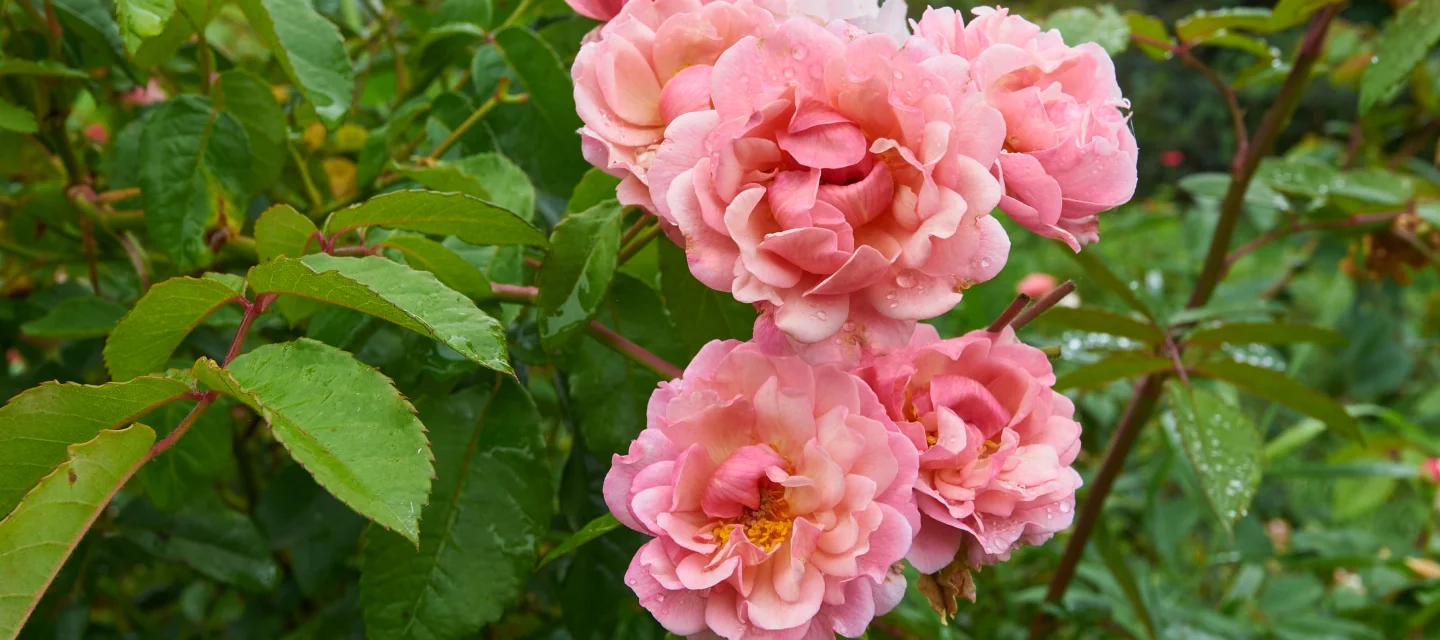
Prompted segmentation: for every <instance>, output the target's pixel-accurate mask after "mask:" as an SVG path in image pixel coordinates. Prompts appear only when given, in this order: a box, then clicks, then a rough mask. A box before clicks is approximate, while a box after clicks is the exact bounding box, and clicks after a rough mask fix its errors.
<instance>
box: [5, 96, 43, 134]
mask: <svg viewBox="0 0 1440 640" xmlns="http://www.w3.org/2000/svg"><path fill="white" fill-rule="evenodd" d="M0 129H6V130H9V131H15V132H18V133H35V132H36V131H39V130H40V128H39V123H37V122H36V121H35V114H33V113H30V110H29V109H26V108H25V107H22V106H19V105H15V104H11V103H9V102H7V101H5V100H4V99H0Z"/></svg>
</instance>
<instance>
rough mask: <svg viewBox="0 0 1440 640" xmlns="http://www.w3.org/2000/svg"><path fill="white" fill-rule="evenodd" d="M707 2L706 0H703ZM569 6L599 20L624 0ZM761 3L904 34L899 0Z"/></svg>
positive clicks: (573, 1)
mask: <svg viewBox="0 0 1440 640" xmlns="http://www.w3.org/2000/svg"><path fill="white" fill-rule="evenodd" d="M707 1H708V0H707ZM565 3H566V4H568V5H570V8H571V9H574V10H575V13H578V14H580V15H582V16H585V17H587V18H594V19H596V20H599V21H601V22H604V21H606V20H610V19H612V18H614V17H615V16H617V15H620V10H621V9H622V8H624V6H625V3H626V0H565ZM761 4H762V5H763V6H764V7H765V8H766V9H769V10H770V11H771V12H772V13H774V14H776V15H781V16H810V17H813V18H815V19H817V20H820V21H821V22H829V21H831V20H847V21H849V22H851V23H853V24H855V25H857V26H859V27H860V28H862V29H865V30H867V31H873V32H877V33H891V34H895V35H896V37H898V38H900V39H901V40H903V39H904V37H905V36H906V35H908V33H907V31H906V24H905V3H904V2H903V0H885V2H884V4H883V5H882V4H880V3H879V2H877V0H763V1H762V2H761Z"/></svg>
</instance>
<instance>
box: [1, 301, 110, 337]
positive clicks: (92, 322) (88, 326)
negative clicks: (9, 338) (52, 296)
mask: <svg viewBox="0 0 1440 640" xmlns="http://www.w3.org/2000/svg"><path fill="white" fill-rule="evenodd" d="M124 315H125V305H122V304H120V303H118V302H115V301H113V300H106V299H104V298H97V297H94V296H84V297H80V298H69V299H66V300H62V301H61V302H60V304H57V305H55V308H53V309H51V310H50V312H49V313H47V314H45V316H44V317H42V318H39V319H37V320H31V321H30V322H27V323H25V324H23V325H20V330H21V331H23V332H25V335H27V336H31V337H35V338H61V339H64V340H82V339H85V338H99V337H101V336H104V335H106V334H108V333H110V330H112V329H114V328H115V323H116V322H119V321H120V317H121V316H124Z"/></svg>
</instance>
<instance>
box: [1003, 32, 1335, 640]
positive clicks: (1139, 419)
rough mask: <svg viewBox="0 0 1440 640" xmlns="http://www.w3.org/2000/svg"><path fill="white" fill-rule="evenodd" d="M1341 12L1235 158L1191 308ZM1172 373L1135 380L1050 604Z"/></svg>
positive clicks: (1044, 621)
mask: <svg viewBox="0 0 1440 640" xmlns="http://www.w3.org/2000/svg"><path fill="white" fill-rule="evenodd" d="M1339 11H1340V5H1329V6H1326V7H1324V8H1322V9H1320V10H1319V11H1316V12H1315V14H1314V16H1312V17H1311V19H1310V25H1309V27H1308V28H1307V29H1306V32H1305V39H1304V40H1303V41H1302V42H1301V44H1300V50H1299V52H1298V53H1297V54H1296V56H1295V64H1294V66H1293V67H1291V69H1290V74H1289V75H1288V76H1287V77H1286V78H1285V83H1284V85H1282V86H1281V88H1280V93H1279V95H1277V96H1276V98H1275V102H1273V103H1272V104H1271V106H1270V108H1269V110H1267V111H1266V112H1265V117H1264V119H1263V120H1261V122H1260V128H1259V130H1257V131H1256V133H1255V136H1254V137H1253V138H1252V139H1250V141H1249V143H1248V144H1246V145H1245V146H1244V147H1242V149H1243V153H1242V152H1241V150H1242V149H1237V153H1236V161H1235V162H1233V163H1232V167H1233V168H1232V175H1231V179H1230V188H1229V189H1228V190H1227V191H1226V192H1225V198H1224V200H1223V201H1222V202H1221V205H1220V220H1219V221H1218V222H1217V223H1216V225H1215V231H1214V233H1213V235H1212V236H1211V239H1210V250H1209V252H1208V253H1207V254H1206V256H1205V266H1204V268H1203V270H1202V271H1201V273H1200V278H1199V280H1197V281H1196V283H1195V289H1194V290H1193V291H1192V292H1191V296H1190V300H1189V303H1188V304H1187V305H1186V307H1187V308H1190V309H1194V308H1197V307H1202V306H1204V305H1205V303H1207V302H1209V301H1210V296H1211V295H1212V294H1214V293H1215V288H1216V286H1218V285H1219V284H1220V279H1221V278H1223V277H1224V275H1225V265H1226V257H1227V254H1228V252H1229V250H1230V241H1231V239H1232V238H1233V237H1234V235H1235V226H1236V223H1237V222H1238V221H1239V218H1240V214H1241V211H1242V208H1243V206H1244V203H1245V200H1244V198H1245V191H1246V190H1247V189H1248V188H1249V187H1250V181H1251V180H1252V179H1253V178H1254V177H1255V171H1256V169H1258V168H1259V166H1260V160H1261V159H1262V158H1264V157H1265V155H1266V154H1268V153H1269V152H1270V150H1271V148H1272V147H1274V145H1275V140H1276V138H1278V137H1279V136H1280V131H1281V130H1282V129H1284V127H1285V123H1287V122H1289V120H1290V117H1291V116H1292V115H1293V114H1294V112H1295V108H1296V106H1297V105H1298V104H1299V102H1300V96H1301V94H1302V93H1303V92H1304V89H1305V85H1306V84H1307V83H1308V81H1309V79H1310V70H1311V68H1313V67H1314V65H1315V61H1316V60H1317V59H1318V58H1319V56H1320V53H1321V50H1322V48H1323V46H1324V43H1325V33H1326V32H1327V31H1328V30H1329V28H1330V21H1331V20H1333V19H1334V18H1335V15H1336V14H1337V13H1339ZM1168 373H1169V372H1158V373H1152V374H1148V375H1146V376H1144V377H1142V378H1140V380H1139V381H1138V382H1136V383H1135V388H1134V391H1133V393H1132V394H1131V396H1130V403H1129V404H1128V405H1127V406H1126V408H1125V413H1124V415H1123V416H1122V417H1121V418H1120V423H1119V424H1118V425H1117V426H1116V428H1115V433H1114V434H1113V435H1112V436H1111V437H1110V444H1109V446H1108V447H1107V449H1106V451H1105V458H1104V460H1103V461H1101V463H1100V469H1099V470H1098V471H1097V472H1096V474H1095V477H1094V479H1092V480H1091V481H1090V492H1089V495H1088V496H1087V497H1086V498H1085V504H1084V505H1083V506H1082V507H1081V510H1080V514H1079V517H1078V518H1077V519H1076V522H1075V528H1074V531H1073V533H1072V534H1071V536H1070V540H1069V541H1068V542H1067V543H1066V545H1065V554H1064V556H1062V557H1061V558H1060V564H1059V566H1057V567H1056V568H1055V575H1054V577H1053V578H1052V579H1051V580H1050V587H1049V589H1048V590H1047V591H1046V593H1045V602H1046V603H1047V604H1050V605H1058V604H1060V602H1061V600H1062V599H1063V598H1064V596H1065V590H1066V589H1067V588H1069V586H1070V581H1071V579H1072V578H1074V577H1075V567H1076V566H1077V565H1078V564H1079V562H1080V556H1081V555H1083V554H1084V552H1085V543H1086V542H1087V541H1088V540H1089V538H1090V533H1091V532H1092V531H1094V529H1095V523H1096V522H1097V521H1099V519H1100V516H1101V513H1102V512H1103V510H1104V506H1105V498H1106V496H1108V495H1109V493H1110V489H1111V487H1112V486H1113V485H1114V483H1115V478H1116V476H1118V475H1119V474H1120V471H1121V470H1122V468H1123V467H1124V466H1125V458H1126V457H1128V456H1129V455H1130V450H1131V448H1133V447H1134V445H1135V439H1136V438H1137V437H1138V435H1139V433H1140V428H1141V427H1142V426H1144V424H1145V423H1146V422H1149V421H1150V416H1151V415H1152V414H1153V413H1154V411H1155V406H1156V404H1157V403H1158V401H1159V398H1160V393H1161V391H1162V389H1163V388H1164V382H1165V378H1166V376H1167V375H1168ZM1049 628H1050V616H1049V615H1048V614H1046V612H1045V609H1044V608H1041V609H1040V610H1039V611H1037V612H1036V613H1035V617H1034V619H1033V621H1032V622H1031V625H1030V637H1031V638H1040V637H1043V636H1045V635H1046V633H1047V632H1048V630H1049Z"/></svg>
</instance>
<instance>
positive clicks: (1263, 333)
mask: <svg viewBox="0 0 1440 640" xmlns="http://www.w3.org/2000/svg"><path fill="white" fill-rule="evenodd" d="M1185 341H1186V342H1188V343H1190V344H1212V345H1215V344H1226V343H1228V344H1250V343H1260V344H1290V343H1295V342H1314V343H1316V344H1327V345H1336V344H1345V336H1343V335H1340V334H1339V333H1336V332H1335V331H1331V330H1330V329H1325V328H1323V327H1315V326H1310V325H1305V324H1289V323H1284V322H1271V323H1263V322H1237V323H1235V324H1222V325H1220V326H1218V327H1211V328H1209V329H1201V330H1199V331H1196V332H1194V333H1192V334H1190V335H1188V336H1185Z"/></svg>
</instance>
